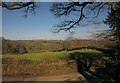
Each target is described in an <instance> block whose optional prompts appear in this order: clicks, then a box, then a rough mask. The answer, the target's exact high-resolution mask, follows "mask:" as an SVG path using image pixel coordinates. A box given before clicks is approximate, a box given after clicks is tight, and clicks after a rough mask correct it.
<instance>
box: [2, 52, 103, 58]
mask: <svg viewBox="0 0 120 83" xmlns="http://www.w3.org/2000/svg"><path fill="white" fill-rule="evenodd" d="M73 52H80V53H90V54H96V55H102V54H103V53H102V52H100V51H97V50H75V51H63V52H43V53H26V54H8V55H3V58H13V59H30V60H40V59H49V60H56V59H66V58H68V57H69V54H70V53H73Z"/></svg>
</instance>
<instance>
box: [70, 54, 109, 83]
mask: <svg viewBox="0 0 120 83" xmlns="http://www.w3.org/2000/svg"><path fill="white" fill-rule="evenodd" d="M69 59H70V60H76V64H77V71H78V72H79V73H80V74H82V75H83V76H84V77H85V78H86V80H87V82H88V83H96V82H111V79H110V78H109V77H108V75H109V73H110V72H109V70H108V68H107V67H106V66H105V65H106V61H105V60H104V59H103V57H102V56H99V55H98V54H97V53H94V54H93V53H81V52H74V53H71V54H70V57H69Z"/></svg>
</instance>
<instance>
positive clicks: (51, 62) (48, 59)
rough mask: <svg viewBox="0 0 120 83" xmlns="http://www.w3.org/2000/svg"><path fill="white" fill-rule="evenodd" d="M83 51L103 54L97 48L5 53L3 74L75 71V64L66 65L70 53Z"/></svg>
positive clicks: (40, 73)
mask: <svg viewBox="0 0 120 83" xmlns="http://www.w3.org/2000/svg"><path fill="white" fill-rule="evenodd" d="M74 52H79V53H85V54H86V55H87V56H94V55H95V56H103V55H104V54H103V53H102V52H100V51H97V50H87V49H86V50H85V49H84V50H75V51H63V52H43V53H26V54H16V55H15V54H7V55H3V56H2V64H3V70H2V72H3V75H16V76H17V75H22V76H24V75H25V76H26V75H27V76H29V75H47V74H49V75H56V74H62V73H70V72H76V71H77V70H76V65H75V64H73V65H72V66H70V65H68V64H67V62H68V60H69V59H70V56H71V53H74Z"/></svg>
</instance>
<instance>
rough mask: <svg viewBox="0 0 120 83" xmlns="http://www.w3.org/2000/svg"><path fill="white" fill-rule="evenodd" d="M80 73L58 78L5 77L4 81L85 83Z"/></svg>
mask: <svg viewBox="0 0 120 83" xmlns="http://www.w3.org/2000/svg"><path fill="white" fill-rule="evenodd" d="M85 80H86V79H85V78H84V77H83V76H82V75H81V74H79V73H72V74H64V75H58V76H41V77H39V76H36V77H22V76H21V77H9V76H8V77H7V76H6V77H3V81H85Z"/></svg>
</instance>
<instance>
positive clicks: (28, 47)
mask: <svg viewBox="0 0 120 83" xmlns="http://www.w3.org/2000/svg"><path fill="white" fill-rule="evenodd" d="M1 39H2V53H3V54H6V53H20V54H22V53H33V52H34V53H35V52H36V53H37V52H44V51H65V50H66V51H70V50H75V49H82V48H88V49H95V48H110V46H115V44H114V43H113V42H111V41H107V40H104V41H100V40H99V41H98V40H79V39H74V40H65V41H63V40H7V39H5V38H1Z"/></svg>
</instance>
